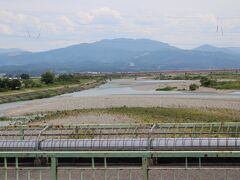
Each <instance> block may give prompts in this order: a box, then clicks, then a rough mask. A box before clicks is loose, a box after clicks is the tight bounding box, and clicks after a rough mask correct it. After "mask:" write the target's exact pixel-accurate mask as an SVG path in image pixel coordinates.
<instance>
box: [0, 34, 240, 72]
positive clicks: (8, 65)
mask: <svg viewBox="0 0 240 180" xmlns="http://www.w3.org/2000/svg"><path fill="white" fill-rule="evenodd" d="M238 50H239V48H218V47H215V46H210V45H203V46H200V47H197V48H194V49H191V50H184V49H180V48H177V47H174V46H171V45H169V44H167V43H163V42H159V41H155V40H149V39H126V38H118V39H105V40H101V41H97V42H94V43H81V44H77V45H72V46H68V47H64V48H59V49H54V50H49V51H44V52H35V53H34V52H32V53H23V54H20V55H16V56H8V55H6V54H0V73H12V74H16V73H19V72H27V73H31V74H40V73H42V72H44V71H46V70H49V69H51V70H53V71H55V72H56V73H59V72H69V73H73V72H80V71H81V72H87V71H98V72H100V71H104V72H119V71H124V72H126V71H158V70H183V69H209V68H213V69H217V68H240V53H238ZM239 52H240V50H239Z"/></svg>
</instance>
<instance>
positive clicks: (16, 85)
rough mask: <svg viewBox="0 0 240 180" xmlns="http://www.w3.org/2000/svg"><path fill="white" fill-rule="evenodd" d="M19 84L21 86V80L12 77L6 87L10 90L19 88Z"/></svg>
mask: <svg viewBox="0 0 240 180" xmlns="http://www.w3.org/2000/svg"><path fill="white" fill-rule="evenodd" d="M21 86H22V83H21V81H20V80H18V79H12V80H10V81H9V83H8V87H9V89H11V90H16V89H20V88H21Z"/></svg>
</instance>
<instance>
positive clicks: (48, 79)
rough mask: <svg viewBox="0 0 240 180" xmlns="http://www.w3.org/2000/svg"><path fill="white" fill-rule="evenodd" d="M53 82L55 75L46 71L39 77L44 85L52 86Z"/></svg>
mask: <svg viewBox="0 0 240 180" xmlns="http://www.w3.org/2000/svg"><path fill="white" fill-rule="evenodd" d="M54 80H55V74H54V73H53V72H51V71H47V72H45V73H43V74H42V75H41V81H42V82H44V83H45V84H52V83H54Z"/></svg>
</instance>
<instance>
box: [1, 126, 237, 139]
mask: <svg viewBox="0 0 240 180" xmlns="http://www.w3.org/2000/svg"><path fill="white" fill-rule="evenodd" d="M137 137H138V138H154V137H162V138H171V137H172V138H174V137H186V138H187V137H190V138H191V137H240V123H238V122H229V123H180V124H175V123H164V124H161V123H160V124H101V125H96V124H83V125H77V124H76V125H51V124H49V125H46V126H41V125H33V126H27V125H23V126H5V127H0V140H8V139H9V140H13V139H15V140H16V139H21V140H23V139H25V140H34V139H39V140H41V139H89V138H95V139H96V138H98V139H110V138H137Z"/></svg>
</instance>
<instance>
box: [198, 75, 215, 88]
mask: <svg viewBox="0 0 240 180" xmlns="http://www.w3.org/2000/svg"><path fill="white" fill-rule="evenodd" d="M200 83H201V86H204V87H210V86H212V85H213V84H215V83H216V80H212V79H209V78H208V77H202V78H201V79H200Z"/></svg>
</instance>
